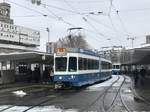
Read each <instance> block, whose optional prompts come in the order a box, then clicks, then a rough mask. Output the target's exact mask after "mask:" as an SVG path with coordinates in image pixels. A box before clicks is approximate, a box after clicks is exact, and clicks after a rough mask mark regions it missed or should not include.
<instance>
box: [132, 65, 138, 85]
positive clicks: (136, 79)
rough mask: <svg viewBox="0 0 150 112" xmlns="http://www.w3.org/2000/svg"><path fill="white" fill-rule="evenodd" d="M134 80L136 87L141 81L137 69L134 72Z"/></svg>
mask: <svg viewBox="0 0 150 112" xmlns="http://www.w3.org/2000/svg"><path fill="white" fill-rule="evenodd" d="M133 78H134V85H135V86H137V85H138V80H139V72H138V69H137V68H136V69H135V70H134V71H133Z"/></svg>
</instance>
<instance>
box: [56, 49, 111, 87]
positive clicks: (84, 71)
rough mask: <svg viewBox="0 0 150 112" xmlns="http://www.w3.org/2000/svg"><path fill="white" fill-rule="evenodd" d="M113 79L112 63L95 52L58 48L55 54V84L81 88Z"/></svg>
mask: <svg viewBox="0 0 150 112" xmlns="http://www.w3.org/2000/svg"><path fill="white" fill-rule="evenodd" d="M110 77H111V62H110V61H109V60H106V59H103V58H100V57H99V56H98V55H97V54H96V53H95V52H93V51H89V50H83V49H79V48H69V49H65V48H58V49H57V52H56V53H55V54H54V82H56V83H62V84H65V85H71V86H76V87H80V86H83V85H87V84H93V83H95V82H98V81H101V80H107V79H109V78H110Z"/></svg>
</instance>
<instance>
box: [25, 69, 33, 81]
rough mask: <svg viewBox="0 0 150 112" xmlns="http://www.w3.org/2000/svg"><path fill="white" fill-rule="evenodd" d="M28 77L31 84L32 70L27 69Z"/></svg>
mask: <svg viewBox="0 0 150 112" xmlns="http://www.w3.org/2000/svg"><path fill="white" fill-rule="evenodd" d="M26 75H27V80H28V82H29V83H30V82H31V81H32V70H31V68H27V72H26Z"/></svg>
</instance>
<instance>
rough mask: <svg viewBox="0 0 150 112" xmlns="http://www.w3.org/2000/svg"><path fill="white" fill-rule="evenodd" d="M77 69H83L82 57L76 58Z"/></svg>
mask: <svg viewBox="0 0 150 112" xmlns="http://www.w3.org/2000/svg"><path fill="white" fill-rule="evenodd" d="M78 60H79V61H78V65H79V70H84V63H83V58H79V59H78Z"/></svg>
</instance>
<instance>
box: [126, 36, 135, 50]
mask: <svg viewBox="0 0 150 112" xmlns="http://www.w3.org/2000/svg"><path fill="white" fill-rule="evenodd" d="M127 40H131V42H132V48H133V41H134V40H135V37H128V38H127Z"/></svg>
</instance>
